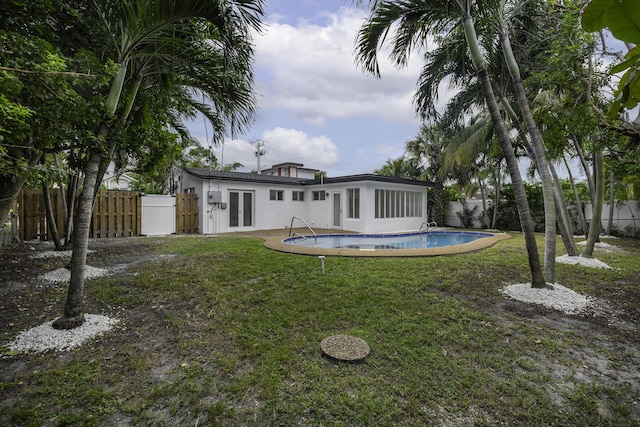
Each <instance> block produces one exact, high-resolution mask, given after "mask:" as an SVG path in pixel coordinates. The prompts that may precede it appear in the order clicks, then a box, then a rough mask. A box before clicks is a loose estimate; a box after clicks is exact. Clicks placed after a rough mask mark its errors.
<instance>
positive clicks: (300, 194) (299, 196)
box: [291, 191, 304, 202]
mask: <svg viewBox="0 0 640 427" xmlns="http://www.w3.org/2000/svg"><path fill="white" fill-rule="evenodd" d="M291 198H292V200H293V201H296V202H304V191H293V192H292V193H291Z"/></svg>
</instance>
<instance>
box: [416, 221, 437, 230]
mask: <svg viewBox="0 0 640 427" xmlns="http://www.w3.org/2000/svg"><path fill="white" fill-rule="evenodd" d="M436 227H438V223H437V222H435V221H431V222H428V221H425V222H423V223H422V224H420V231H418V233H427V232H429V231H431V230H432V229H433V228H436Z"/></svg>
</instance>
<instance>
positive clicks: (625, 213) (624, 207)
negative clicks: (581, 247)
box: [584, 201, 640, 236]
mask: <svg viewBox="0 0 640 427" xmlns="http://www.w3.org/2000/svg"><path fill="white" fill-rule="evenodd" d="M584 216H585V219H586V220H587V221H588V222H589V221H591V218H593V206H591V204H588V205H586V206H585V208H584ZM608 223H609V205H604V206H603V207H602V220H601V224H602V227H603V229H606V228H607V224H608ZM613 227H614V228H615V229H616V230H618V231H619V232H620V233H622V234H624V235H625V236H633V235H634V229H635V235H636V236H638V235H640V204H639V203H638V202H636V201H629V202H626V203H623V204H616V205H614V207H613Z"/></svg>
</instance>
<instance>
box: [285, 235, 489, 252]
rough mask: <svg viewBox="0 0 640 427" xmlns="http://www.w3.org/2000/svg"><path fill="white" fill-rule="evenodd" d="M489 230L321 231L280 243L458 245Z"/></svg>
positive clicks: (366, 246) (380, 246)
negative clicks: (412, 231) (347, 232)
mask: <svg viewBox="0 0 640 427" xmlns="http://www.w3.org/2000/svg"><path fill="white" fill-rule="evenodd" d="M491 236H492V234H488V233H477V232H469V231H429V232H423V233H403V234H324V235H320V236H318V237H314V236H304V237H300V236H298V237H291V238H289V239H285V240H284V243H288V244H290V245H295V246H300V247H308V248H327V249H329V248H333V249H362V250H376V249H425V248H440V247H443V246H453V245H461V244H464V243H469V242H473V241H474V240H478V239H482V238H485V237H491Z"/></svg>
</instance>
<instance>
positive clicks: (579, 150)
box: [572, 135, 596, 203]
mask: <svg viewBox="0 0 640 427" xmlns="http://www.w3.org/2000/svg"><path fill="white" fill-rule="evenodd" d="M572 141H573V147H574V148H575V149H576V153H577V154H578V158H579V159H580V164H581V165H582V169H583V170H584V175H585V176H586V177H587V185H588V186H589V194H590V195H591V203H594V201H595V199H596V186H595V184H594V183H593V177H592V176H591V168H590V167H589V163H588V162H587V158H586V156H585V155H584V150H583V149H582V146H581V145H580V141H578V138H577V137H576V136H575V135H574V136H573V138H572Z"/></svg>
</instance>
